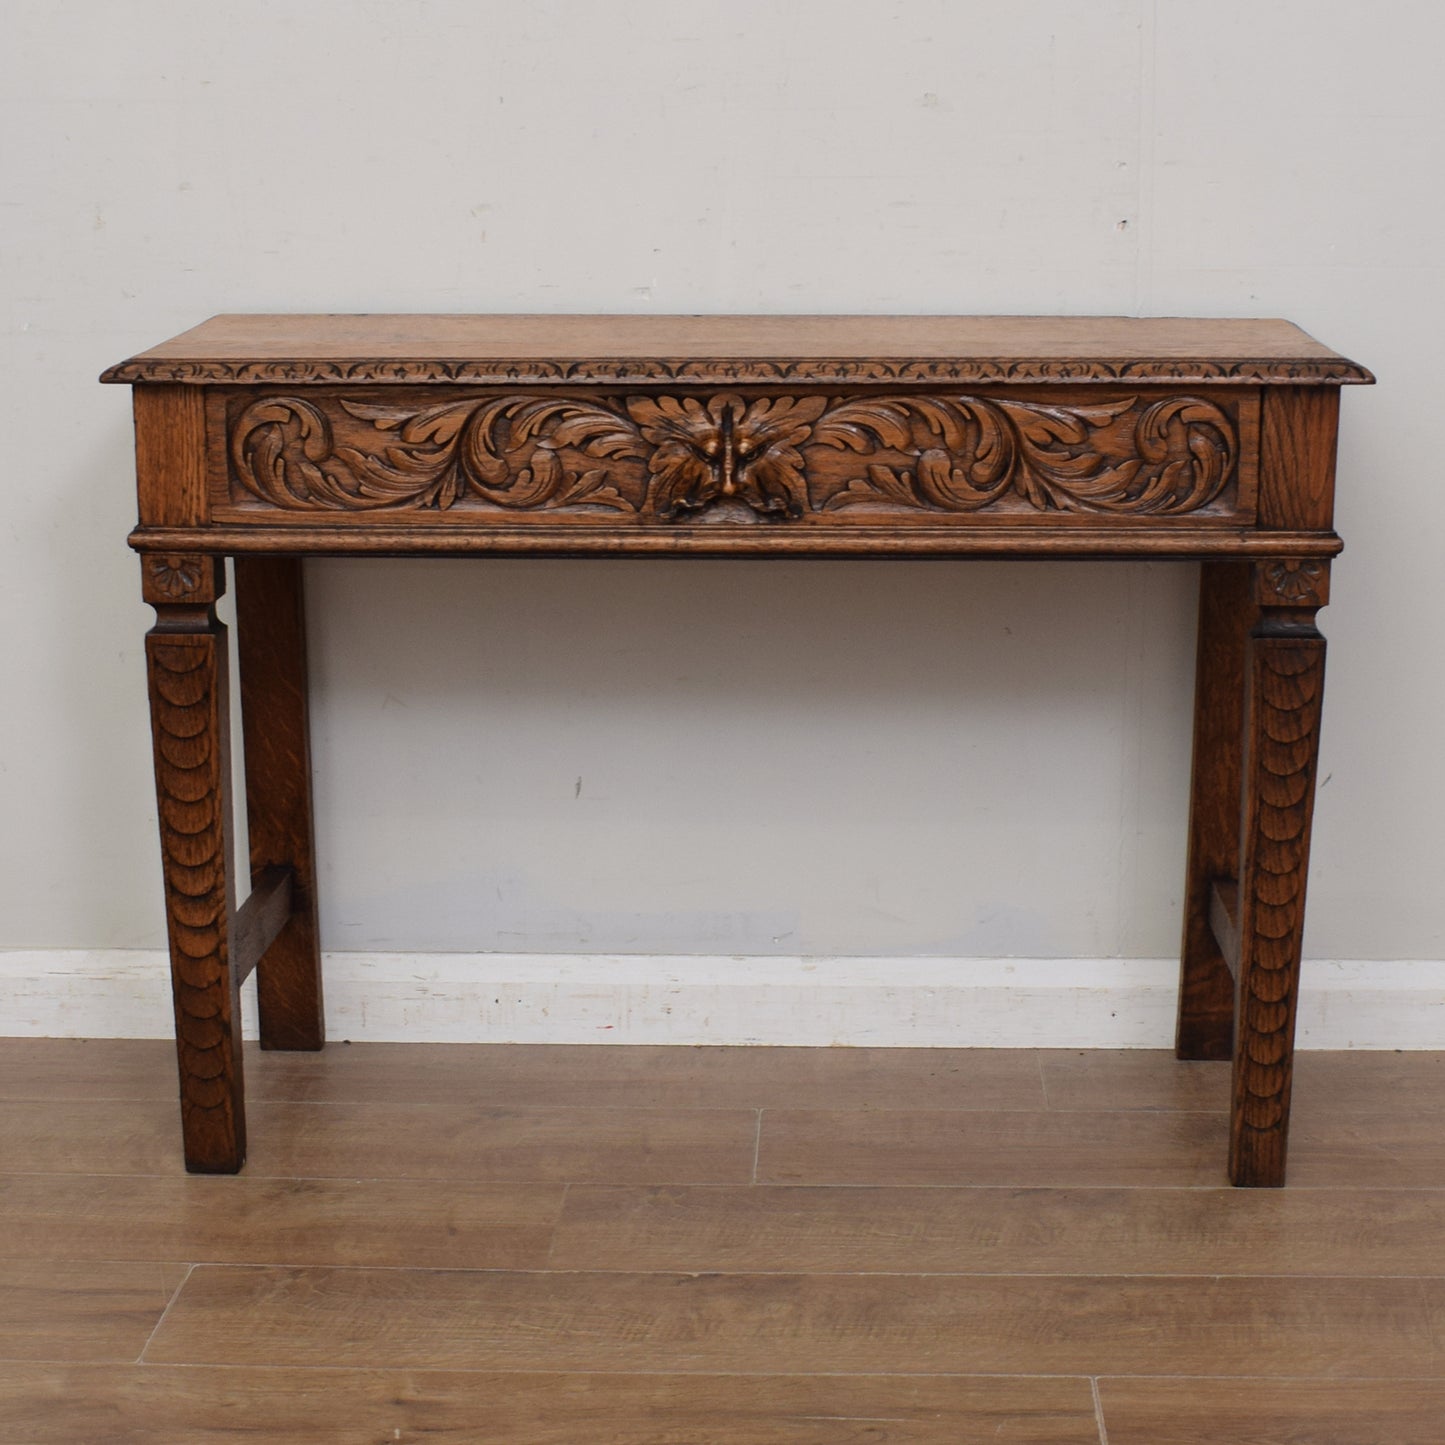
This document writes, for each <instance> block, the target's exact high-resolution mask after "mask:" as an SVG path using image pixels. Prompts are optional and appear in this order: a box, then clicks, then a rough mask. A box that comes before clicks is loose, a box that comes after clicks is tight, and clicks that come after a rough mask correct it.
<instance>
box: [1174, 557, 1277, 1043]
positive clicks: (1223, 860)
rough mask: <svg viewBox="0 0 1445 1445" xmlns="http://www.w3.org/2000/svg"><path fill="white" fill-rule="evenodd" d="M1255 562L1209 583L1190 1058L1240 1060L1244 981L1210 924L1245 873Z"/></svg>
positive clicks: (1192, 827) (1202, 631) (1192, 844)
mask: <svg viewBox="0 0 1445 1445" xmlns="http://www.w3.org/2000/svg"><path fill="white" fill-rule="evenodd" d="M1256 615H1257V613H1256V608H1255V605H1254V595H1253V590H1252V586H1251V579H1250V564H1249V563H1248V562H1206V563H1204V565H1203V567H1202V569H1201V571H1200V578H1199V657H1198V663H1197V667H1196V672H1195V684H1194V767H1193V783H1192V791H1191V797H1190V805H1189V864H1188V868H1187V871H1186V875H1185V880H1184V941H1183V945H1182V947H1181V949H1180V965H1181V966H1180V976H1179V1025H1178V1029H1177V1032H1176V1034H1175V1040H1174V1052H1175V1053H1176V1054H1177V1055H1178V1056H1179V1057H1180V1058H1181V1059H1227V1058H1229V1057H1230V1056H1231V1054H1232V1053H1233V1051H1234V977H1233V975H1232V973H1231V972H1230V966H1229V962H1228V961H1227V960H1226V959H1225V956H1224V954H1223V952H1222V951H1221V950H1220V947H1219V943H1218V941H1217V940H1216V938H1215V936H1214V929H1213V928H1212V927H1211V925H1210V921H1209V909H1210V894H1211V890H1212V888H1213V886H1214V883H1215V880H1216V879H1228V880H1233V879H1234V878H1235V877H1236V875H1237V873H1238V869H1239V797H1240V785H1241V777H1242V773H1241V767H1242V763H1241V753H1242V751H1243V744H1244V733H1243V729H1244V659H1245V648H1246V645H1247V642H1248V638H1249V630H1250V628H1251V627H1252V626H1253V624H1254V620H1255V617H1256Z"/></svg>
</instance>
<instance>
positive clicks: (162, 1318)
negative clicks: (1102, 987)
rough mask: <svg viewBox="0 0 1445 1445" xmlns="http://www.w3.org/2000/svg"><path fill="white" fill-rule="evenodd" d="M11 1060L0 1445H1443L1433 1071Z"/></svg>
mask: <svg viewBox="0 0 1445 1445" xmlns="http://www.w3.org/2000/svg"><path fill="white" fill-rule="evenodd" d="M246 1073H247V1082H248V1087H249V1092H250V1095H251V1097H252V1100H253V1104H252V1108H251V1138H252V1144H251V1160H250V1163H249V1165H248V1167H247V1169H246V1172H245V1174H243V1175H242V1176H240V1177H239V1178H234V1179H226V1178H191V1177H188V1176H187V1175H186V1174H185V1173H184V1172H183V1171H182V1167H181V1163H180V1155H179V1150H178V1119H177V1109H176V1104H175V1086H174V1080H173V1072H172V1055H171V1049H170V1046H169V1045H168V1044H165V1043H160V1042H156V1043H151V1042H141V1043H134V1042H126V1043H123V1042H91V1043H86V1042H79V1041H48V1040H19V1039H12V1040H0V1101H3V1104H0V1439H3V1440H4V1441H5V1442H6V1445H17V1442H49V1441H67V1442H70V1441H80V1442H87V1445H90V1442H110V1441H137V1442H140V1441H144V1442H147V1445H156V1442H178V1445H179V1442H184V1445H200V1442H208V1441H218V1440H233V1439H236V1438H239V1437H245V1438H246V1439H250V1440H283V1441H284V1440H298V1441H337V1442H341V1441H345V1442H348V1445H351V1442H366V1441H375V1442H383V1441H408V1440H423V1439H424V1440H443V1441H457V1442H463V1441H464V1442H478V1441H481V1442H493V1441H495V1442H505V1445H512V1442H517V1445H533V1442H538V1445H540V1442H548V1445H553V1442H555V1445H564V1442H565V1445H594V1442H595V1445H604V1442H605V1445H624V1442H625V1445H644V1442H647V1445H662V1442H668V1445H671V1442H696V1445H743V1442H746V1445H783V1442H787V1445H798V1442H819V1445H853V1442H864V1441H866V1442H884V1441H887V1442H903V1441H906V1442H917V1445H922V1442H929V1445H965V1442H972V1441H980V1442H981V1441H990V1442H997V1441H1010V1442H1021V1441H1029V1442H1044V1441H1047V1442H1050V1445H1084V1442H1089V1445H1098V1442H1107V1445H1192V1442H1198V1445H1204V1442H1208V1445H1231V1442H1239V1445H1244V1442H1249V1445H1271V1442H1281V1445H1283V1442H1289V1445H1326V1442H1328V1445H1376V1442H1378V1445H1387V1442H1388V1445H1425V1442H1431V1445H1440V1442H1442V1441H1445V1055H1439V1054H1307V1055H1304V1056H1303V1057H1302V1058H1301V1060H1300V1062H1299V1068H1298V1078H1297V1084H1296V1108H1295V1126H1294V1139H1293V1148H1292V1159H1291V1172H1290V1187H1289V1188H1288V1189H1286V1190H1283V1191H1239V1190H1231V1189H1228V1188H1227V1187H1225V1186H1224V1185H1223V1162H1224V1149H1225V1127H1226V1123H1225V1112H1224V1111H1225V1103H1226V1089H1227V1083H1228V1080H1227V1068H1226V1067H1225V1066H1221V1065H1211V1064H1190V1065H1187V1064H1178V1063H1175V1062H1174V1060H1173V1059H1172V1058H1171V1057H1169V1056H1167V1055H1165V1054H1155V1053H1137V1052H1136V1053H1110V1052H1092V1053H1036V1052H1031V1051H1010V1052H990V1051H977V1052H962V1051H960V1052H952V1051H942V1050H915V1051H902V1050H869V1049H858V1050H848V1049H831V1050H804V1049H798V1050H793V1049H689V1048H624V1047H617V1046H595V1047H592V1048H539V1047H510V1046H509V1047H495V1046H493V1047H483V1046H478V1047H464V1046H446V1045H393V1044H372V1045H345V1044H339V1045H333V1046H331V1047H330V1048H328V1049H327V1051H326V1052H325V1053H324V1054H320V1055H307V1054H291V1055H284V1054H264V1055H263V1054H261V1053H259V1052H257V1053H253V1054H251V1055H248V1057H247V1060H246Z"/></svg>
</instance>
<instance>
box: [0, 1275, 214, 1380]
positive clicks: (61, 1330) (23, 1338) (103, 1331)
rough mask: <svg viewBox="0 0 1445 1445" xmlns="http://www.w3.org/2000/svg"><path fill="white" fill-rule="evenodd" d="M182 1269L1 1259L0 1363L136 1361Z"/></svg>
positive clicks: (180, 1276)
mask: <svg viewBox="0 0 1445 1445" xmlns="http://www.w3.org/2000/svg"><path fill="white" fill-rule="evenodd" d="M185 1272H186V1271H185V1268H184V1266H177V1265H171V1264H158V1263H153V1262H137V1263H132V1264H127V1263H113V1262H106V1263H99V1264H94V1263H85V1264H78V1263H75V1262H73V1261H67V1260H59V1261H57V1260H24V1259H21V1260H15V1259H0V1359H3V1360H135V1359H136V1358H138V1357H139V1355H140V1352H141V1349H142V1348H143V1347H144V1345H145V1342H146V1340H147V1339H148V1338H149V1337H150V1334H151V1331H152V1330H154V1329H155V1327H156V1325H157V1323H158V1322H159V1320H160V1318H161V1315H162V1313H163V1312H164V1310H165V1308H166V1305H167V1304H168V1303H169V1302H170V1300H171V1297H172V1296H173V1295H174V1294H175V1292H176V1288H177V1286H178V1285H179V1284H180V1282H181V1280H182V1279H183V1278H184V1276H185Z"/></svg>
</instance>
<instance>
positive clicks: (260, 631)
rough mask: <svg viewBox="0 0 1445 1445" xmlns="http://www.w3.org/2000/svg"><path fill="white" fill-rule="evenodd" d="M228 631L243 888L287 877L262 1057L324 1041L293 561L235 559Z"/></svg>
mask: <svg viewBox="0 0 1445 1445" xmlns="http://www.w3.org/2000/svg"><path fill="white" fill-rule="evenodd" d="M235 567H236V626H237V631H238V633H239V647H240V661H241V718H242V728H243V732H244V736H245V748H246V812H247V817H248V821H249V828H250V834H251V880H252V883H253V884H255V883H257V882H258V880H259V879H260V878H261V875H262V874H263V873H265V872H266V870H268V869H275V868H277V867H282V868H288V869H290V871H291V880H292V881H291V912H290V916H289V918H288V919H287V920H286V923H285V925H284V926H283V927H282V929H281V932H280V933H279V934H278V935H277V936H276V939H275V941H274V942H273V943H272V944H271V946H270V947H269V948H268V949H267V950H266V952H265V953H264V954H263V955H262V956H261V959H260V962H259V963H258V964H257V965H256V996H257V1003H258V1007H259V1013H260V1027H261V1047H262V1048H263V1049H319V1048H320V1047H321V1046H322V1045H323V1044H324V1043H325V1042H326V1025H325V1020H324V1018H323V1016H322V1003H321V951H320V945H319V943H318V935H317V926H316V862H315V843H314V838H313V832H312V822H311V741H310V729H309V726H308V722H307V709H306V629H305V617H304V612H303V601H302V591H301V563H300V561H299V560H298V559H295V558H289V557H238V558H237V559H236V562H235Z"/></svg>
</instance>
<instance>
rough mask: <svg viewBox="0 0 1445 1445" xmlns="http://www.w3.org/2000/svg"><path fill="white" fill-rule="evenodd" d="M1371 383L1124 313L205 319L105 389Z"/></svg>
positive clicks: (1286, 342) (1260, 329)
mask: <svg viewBox="0 0 1445 1445" xmlns="http://www.w3.org/2000/svg"><path fill="white" fill-rule="evenodd" d="M799 375H806V376H808V377H811V378H825V377H833V378H837V379H840V380H854V379H857V378H859V377H865V378H866V377H872V376H886V377H889V378H895V377H903V378H908V377H915V378H928V377H936V376H949V377H954V378H957V379H969V380H999V381H1005V380H1013V381H1017V380H1027V379H1039V380H1053V379H1070V380H1096V379H1099V378H1100V377H1106V378H1107V377H1127V378H1129V379H1131V380H1143V381H1148V380H1165V381H1177V380H1190V379H1224V380H1231V379H1237V380H1241V381H1246V382H1255V381H1285V382H1288V381H1299V380H1301V379H1309V378H1318V379H1320V380H1332V381H1336V382H1346V381H1354V382H1358V381H1368V380H1371V379H1372V378H1371V377H1370V375H1369V373H1368V372H1367V371H1365V370H1364V368H1363V367H1360V366H1358V365H1357V364H1356V363H1354V362H1350V361H1347V360H1345V359H1344V358H1343V357H1340V356H1339V355H1337V354H1336V353H1335V352H1333V351H1331V350H1329V348H1328V347H1325V346H1322V345H1321V344H1320V343H1319V342H1317V341H1315V340H1314V339H1313V338H1312V337H1309V336H1307V335H1306V334H1305V333H1304V332H1303V331H1301V330H1300V329H1299V328H1298V327H1296V326H1293V325H1291V324H1290V323H1289V322H1287V321H1276V320H1236V319H1230V320H1212V319H1201V318H1182V317H1146V318H1140V317H1126V316H1075V317H1056V316H655V315H630V316H600V315H593V316H576V315H572V316H563V315H558V316H544V315H531V316H525V315H516V316H446V315H433V316H401V315H391V316H387V315H379V314H372V315H366V316H334V315H333V316H316V315H311V316H302V315H254V316H238V315H230V316H214V317H212V318H211V319H210V320H209V321H205V322H203V323H202V324H201V325H199V326H197V327H193V328H192V329H191V330H190V331H186V332H183V333H182V334H181V335H179V336H176V337H173V338H171V339H170V340H169V341H165V342H162V343H161V344H160V345H159V346H155V347H152V348H151V349H150V350H148V351H144V352H141V353H140V354H139V355H137V356H135V357H133V358H131V359H130V360H129V361H126V362H122V363H120V364H118V365H116V366H114V367H111V368H110V369H109V370H108V371H107V372H106V373H105V375H104V376H103V377H102V380H104V381H113V382H114V381H119V382H133V381H150V382H154V381H157V380H182V381H226V380H245V381H250V380H265V379H271V378H275V379H284V380H286V381H287V382H300V383H304V382H308V381H340V380H368V381H373V382H378V383H388V382H392V383H394V382H408V381H411V382H414V381H421V380H436V381H447V380H458V379H464V380H470V381H498V382H508V381H533V380H547V381H551V380H567V381H577V380H579V379H583V380H602V381H614V382H615V381H632V382H636V381H638V380H645V379H649V378H657V377H676V376H683V377H686V378H687V379H689V380H698V381H724V382H738V381H744V380H749V379H753V378H754V377H756V378H758V379H763V380H771V379H775V378H778V377H784V378H792V377H797V376H799Z"/></svg>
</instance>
